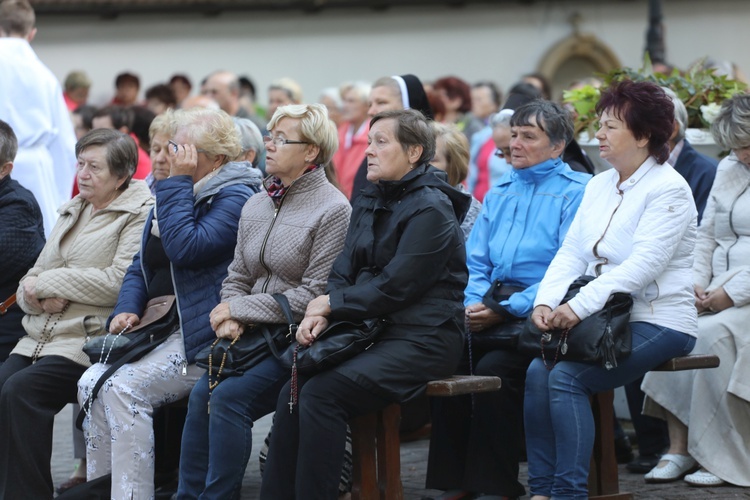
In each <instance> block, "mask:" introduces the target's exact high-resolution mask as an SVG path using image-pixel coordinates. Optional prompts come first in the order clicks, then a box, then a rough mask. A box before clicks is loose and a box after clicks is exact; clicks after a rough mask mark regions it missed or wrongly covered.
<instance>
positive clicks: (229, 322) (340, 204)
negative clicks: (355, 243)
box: [177, 104, 351, 500]
mask: <svg viewBox="0 0 750 500" xmlns="http://www.w3.org/2000/svg"><path fill="white" fill-rule="evenodd" d="M268 130H269V132H270V135H268V136H266V137H264V138H263V139H264V141H265V143H266V171H267V172H268V174H269V176H268V177H267V178H266V179H265V181H264V185H265V188H266V191H265V192H262V193H258V194H257V195H255V196H253V197H252V198H251V199H250V201H248V202H247V204H246V205H245V208H244V209H243V210H242V218H241V220H240V224H239V234H238V237H237V249H236V251H235V254H234V260H233V261H232V263H231V265H230V266H229V275H228V277H227V278H226V280H224V283H223V285H222V287H221V302H220V303H219V304H218V305H217V306H216V307H214V308H213V310H212V311H211V314H210V319H211V327H212V328H213V330H214V331H215V332H216V336H217V337H223V338H229V339H234V338H236V337H237V336H239V335H243V334H244V335H251V334H256V335H259V333H256V332H252V331H251V330H250V329H249V328H248V329H247V330H248V331H247V332H246V331H245V330H246V326H247V325H251V324H257V323H286V322H287V320H286V317H285V316H284V314H283V312H282V311H281V308H280V307H279V305H278V303H277V302H276V300H275V299H274V298H273V297H272V294H275V293H283V294H284V295H285V296H286V298H287V299H288V301H289V305H290V307H291V310H292V313H293V315H294V317H295V320H296V321H299V320H301V319H302V317H303V316H304V312H305V308H306V307H307V304H308V302H310V301H311V300H312V299H314V298H315V297H316V296H318V295H320V294H321V293H323V290H324V288H325V283H326V279H327V278H328V273H329V272H330V270H331V265H332V264H333V260H334V258H335V257H336V256H337V255H338V254H339V252H340V251H341V249H342V247H343V245H344V237H345V235H346V230H347V228H348V227H349V215H350V213H351V208H350V205H349V202H348V201H347V199H346V197H345V196H344V195H343V194H342V193H341V192H340V191H339V190H338V189H336V188H335V187H334V186H332V185H331V184H330V183H329V182H328V180H327V179H326V175H325V171H324V169H323V165H325V164H326V163H328V161H330V159H331V156H332V155H333V153H334V152H335V151H336V147H337V146H338V138H337V132H336V127H335V125H334V124H333V122H332V121H330V120H329V119H328V111H327V110H326V107H325V106H324V105H322V104H309V105H304V104H296V105H289V106H282V107H279V108H278V109H277V110H276V112H275V113H274V115H273V117H272V118H271V121H269V122H268ZM207 319H208V317H207ZM217 362H218V361H217ZM290 375H291V372H290V370H289V369H288V368H285V367H284V366H282V365H281V363H280V362H279V361H278V360H277V359H276V358H275V357H273V356H272V355H270V351H269V355H268V357H266V358H265V359H264V360H263V361H261V362H259V363H258V364H257V365H255V366H253V367H252V368H250V369H248V370H247V371H245V373H244V374H243V375H241V376H236V377H226V378H221V379H219V380H216V378H209V376H208V374H204V375H203V376H202V377H201V379H200V380H199V381H198V383H197V384H196V385H195V388H194V389H193V391H192V392H191V393H190V402H189V404H188V416H187V421H186V422H185V429H184V431H183V434H182V456H181V457H180V484H179V488H178V492H177V498H180V499H183V498H184V499H191V498H199V497H200V498H217V499H219V498H220V499H227V500H230V499H233V498H238V497H239V493H240V487H241V486H242V477H243V476H244V474H245V468H246V467H247V462H248V460H249V458H250V450H251V447H252V427H253V422H255V421H256V420H257V419H259V418H261V417H262V416H264V415H267V414H269V413H271V412H273V410H274V409H275V408H276V401H277V399H278V396H279V391H280V390H281V388H282V387H283V386H284V384H285V383H286V382H287V381H288V380H289V377H290ZM216 383H218V385H214V384H216ZM209 384H210V387H211V389H210V390H209ZM209 404H210V408H211V412H210V414H209V412H208V408H209ZM340 471H341V469H339V472H340Z"/></svg>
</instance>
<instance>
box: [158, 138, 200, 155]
mask: <svg viewBox="0 0 750 500" xmlns="http://www.w3.org/2000/svg"><path fill="white" fill-rule="evenodd" d="M167 142H168V143H169V145H170V146H172V151H174V152H175V153H176V152H177V150H178V149H179V145H178V144H177V143H176V142H174V141H167ZM195 150H196V151H197V152H199V153H203V154H208V151H206V150H205V149H201V148H195Z"/></svg>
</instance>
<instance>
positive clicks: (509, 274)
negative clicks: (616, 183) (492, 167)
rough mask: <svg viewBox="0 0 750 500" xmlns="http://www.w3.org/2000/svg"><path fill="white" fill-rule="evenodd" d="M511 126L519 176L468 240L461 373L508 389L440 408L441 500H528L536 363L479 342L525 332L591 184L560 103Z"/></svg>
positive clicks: (512, 176) (535, 107)
mask: <svg viewBox="0 0 750 500" xmlns="http://www.w3.org/2000/svg"><path fill="white" fill-rule="evenodd" d="M511 113H512V111H511ZM510 125H511V136H512V138H511V139H510V146H509V147H510V150H509V154H508V157H509V158H512V162H513V170H511V172H510V173H508V174H506V175H505V176H504V177H503V178H502V179H501V180H500V182H499V183H498V184H497V185H496V186H494V187H493V188H492V189H491V190H490V191H489V192H488V193H487V195H486V196H485V198H484V206H483V207H482V212H481V214H480V216H479V218H478V219H477V222H476V224H475V225H474V229H473V230H472V232H471V236H470V237H469V240H468V241H467V242H466V253H467V257H466V263H467V265H468V267H469V283H468V286H467V287H466V292H465V297H464V305H465V306H466V309H465V316H466V322H467V325H468V327H469V329H470V330H471V333H472V337H471V343H470V344H469V345H468V346H467V347H470V348H471V351H467V354H470V355H471V357H469V356H468V355H467V356H464V359H463V362H462V363H461V365H460V366H459V370H458V372H459V373H461V374H468V373H470V367H469V363H470V362H473V363H474V367H473V372H474V373H476V374H477V375H495V376H499V377H501V378H502V380H503V384H502V388H501V389H500V391H498V392H492V393H487V394H478V395H476V397H475V398H474V408H473V412H472V403H471V401H472V399H471V398H470V397H469V396H466V397H462V398H436V399H435V400H434V401H433V402H432V404H433V408H432V409H433V412H432V416H433V420H432V431H433V433H432V440H431V442H430V457H429V458H430V460H429V463H428V467H427V487H428V488H432V489H441V490H447V492H446V493H445V494H444V495H442V496H441V497H438V498H444V499H447V498H451V499H459V498H474V496H475V495H476V494H485V495H501V496H507V497H512V498H515V497H518V496H521V495H523V494H524V488H523V486H522V485H521V483H519V482H518V472H519V471H518V463H519V462H520V460H521V455H522V453H523V424H522V422H523V390H524V379H525V378H526V368H527V367H528V366H529V363H530V362H531V358H530V357H528V356H526V355H525V354H521V353H520V352H518V351H517V350H516V349H515V345H513V344H510V345H509V344H504V345H503V344H488V343H481V341H482V337H483V335H485V334H486V332H488V331H491V330H501V331H503V332H506V333H507V334H509V335H511V334H514V333H515V334H516V335H517V334H518V333H520V328H521V327H522V325H523V322H522V319H523V318H526V317H527V316H528V315H529V314H530V313H531V305H532V304H533V302H534V297H535V296H536V290H537V287H538V286H539V282H540V281H541V280H542V277H543V276H544V272H545V271H546V270H547V266H548V265H549V263H550V262H551V261H552V258H553V257H554V256H555V253H556V252H557V250H558V248H560V245H561V244H562V241H563V238H564V237H565V233H566V232H567V231H568V227H569V226H570V223H571V222H572V221H573V216H574V215H575V214H576V210H577V209H578V205H579V204H580V202H581V198H582V197H583V190H584V188H585V186H586V183H587V182H588V180H589V179H590V176H588V175H586V174H582V173H579V172H573V171H572V170H571V169H570V167H569V166H568V165H567V164H566V163H564V162H563V161H562V159H561V157H560V155H561V154H562V152H563V150H564V149H565V144H566V143H567V141H568V140H570V137H571V136H572V134H573V122H572V120H571V117H570V115H569V113H568V112H567V111H566V110H565V109H563V108H562V107H561V106H560V105H559V104H556V103H552V102H548V101H542V100H535V101H531V102H530V103H529V104H526V105H525V106H521V107H520V108H518V111H516V112H515V114H513V115H512V118H511V122H510ZM493 289H494V290H495V293H494V294H493V293H492V291H491V290H493ZM472 414H473V415H472Z"/></svg>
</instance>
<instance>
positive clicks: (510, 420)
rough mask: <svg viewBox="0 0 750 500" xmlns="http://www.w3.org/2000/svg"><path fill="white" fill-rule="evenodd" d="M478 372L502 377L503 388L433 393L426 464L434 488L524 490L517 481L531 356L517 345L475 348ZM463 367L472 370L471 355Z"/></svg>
mask: <svg viewBox="0 0 750 500" xmlns="http://www.w3.org/2000/svg"><path fill="white" fill-rule="evenodd" d="M473 358H474V362H475V363H476V367H475V369H474V374H476V375H494V376H498V377H500V378H502V381H503V382H502V386H501V389H500V391H497V392H488V393H482V394H475V395H474V409H473V412H472V407H471V397H470V396H459V397H452V398H433V401H432V436H431V438H430V453H429V461H428V464H427V481H426V485H427V488H429V489H439V490H451V489H459V490H464V491H470V492H474V493H480V492H481V493H485V494H492V495H505V496H510V497H517V496H522V495H524V494H525V490H524V487H523V486H522V485H521V483H519V482H518V469H519V465H518V464H519V462H520V460H521V457H522V453H523V442H524V437H523V436H524V434H523V396H524V388H525V381H526V369H527V368H528V366H529V363H530V362H531V358H530V357H527V356H526V355H524V354H521V353H519V352H517V351H514V350H495V351H489V352H484V353H483V352H479V351H477V350H476V349H475V350H474V352H473ZM458 373H460V374H466V373H469V364H468V358H466V359H465V360H464V361H463V362H462V363H461V366H460V367H459V371H458Z"/></svg>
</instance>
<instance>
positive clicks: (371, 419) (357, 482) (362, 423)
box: [349, 413, 380, 500]
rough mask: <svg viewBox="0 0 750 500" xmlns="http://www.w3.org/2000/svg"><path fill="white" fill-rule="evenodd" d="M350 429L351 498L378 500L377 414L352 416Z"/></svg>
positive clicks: (356, 499) (353, 499)
mask: <svg viewBox="0 0 750 500" xmlns="http://www.w3.org/2000/svg"><path fill="white" fill-rule="evenodd" d="M349 425H350V427H351V429H352V461H353V463H354V466H353V470H352V500H379V498H380V492H379V490H378V478H377V466H376V463H375V455H376V451H375V433H376V428H377V425H378V416H377V414H375V413H371V414H369V415H363V416H361V417H357V418H353V419H352V420H351V421H350V422H349Z"/></svg>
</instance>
